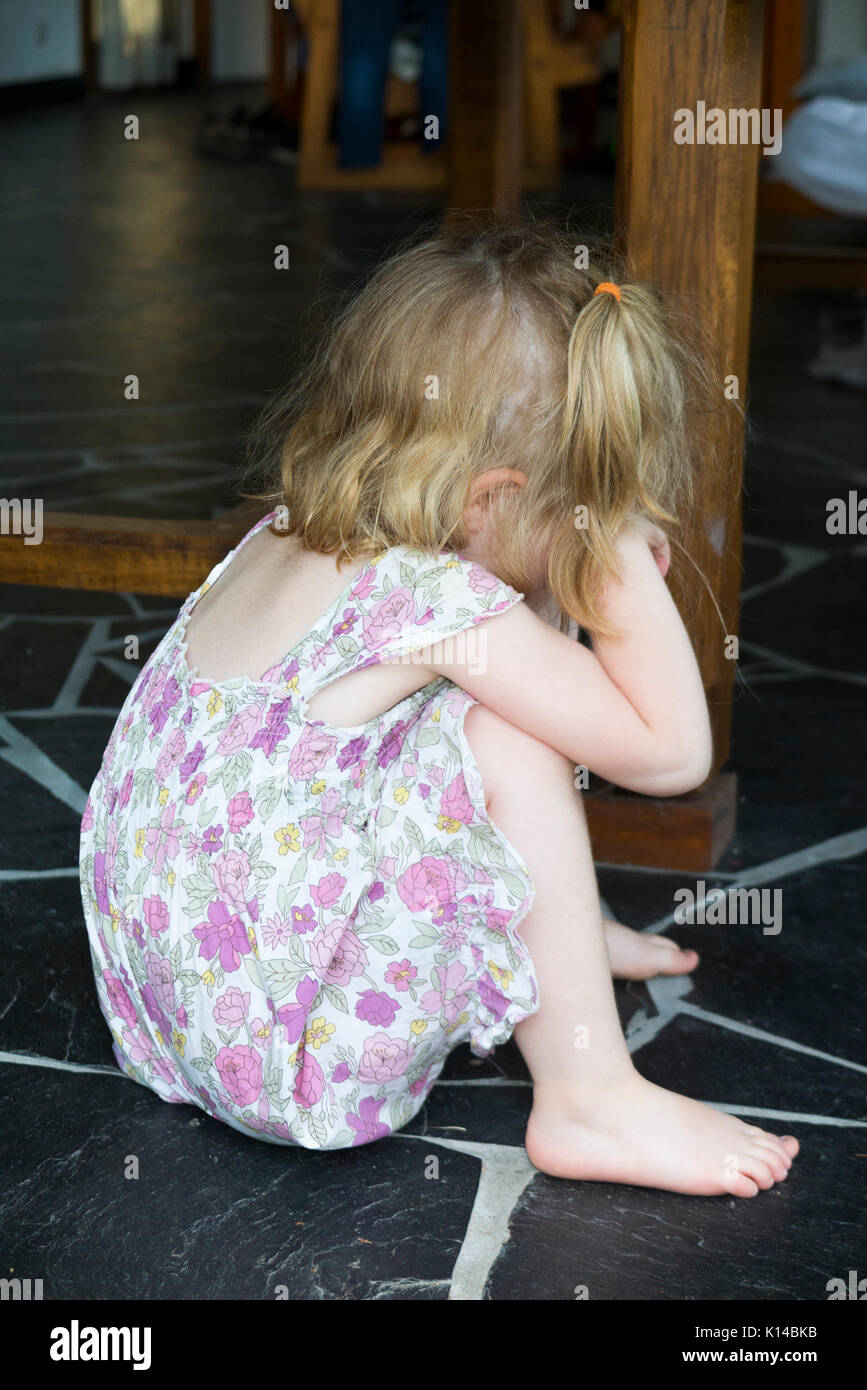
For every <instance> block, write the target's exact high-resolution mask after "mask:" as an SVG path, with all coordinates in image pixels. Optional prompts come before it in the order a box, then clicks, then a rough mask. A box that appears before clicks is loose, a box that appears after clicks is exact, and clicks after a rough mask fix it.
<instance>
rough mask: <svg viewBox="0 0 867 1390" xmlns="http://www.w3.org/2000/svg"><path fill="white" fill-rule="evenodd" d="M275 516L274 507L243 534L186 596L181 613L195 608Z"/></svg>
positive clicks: (275, 509)
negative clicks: (243, 547)
mask: <svg viewBox="0 0 867 1390" xmlns="http://www.w3.org/2000/svg"><path fill="white" fill-rule="evenodd" d="M276 514H277V508H276V507H274V508H272V510H271V511H270V512H268V513H267V514H266V515H265V516H263V517H260V518H259V520H258V521H257V522H255V523H254V524H253V525H252V526H251V527H250V529H249V531H247V532H245V534H244V535H243V536H242V537H241V539H240V540H239V541H238V544H237V545H236V546H234V547H233V549H232V550H230V551H229V552H228V554H226V555H224V556H223V558H222V560H218V561H217V563H216V564H215V565H214V567H213V569H211V571H210V572H209V574H208V575H207V577H206V578H205V579H203V580H202V582H201V584H200V585H199V587H198V588H197V589H193V591H192V593H191V594H189V595H188V596H187V599H186V602H185V603H184V610H183V611H186V610H188V609H189V610H192V609H193V608H194V607H195V606H196V604H197V603H198V601H199V599H200V598H201V597H202V595H203V594H205V593H207V591H208V589H210V587H211V585H212V584H215V583H216V581H217V580H218V579H219V577H220V575H221V574H222V573H223V570H225V569H227V568H228V567H229V565H230V564H231V563H232V561H233V560H234V558H235V556H236V555H237V553H238V551H239V550H240V549H241V548H242V546H245V545H246V544H247V542H248V540H250V539H251V537H252V536H255V535H256V533H257V532H258V531H262V530H264V528H265V527H266V526H267V525H268V523H269V522H271V521H273V519H274V517H275V516H276Z"/></svg>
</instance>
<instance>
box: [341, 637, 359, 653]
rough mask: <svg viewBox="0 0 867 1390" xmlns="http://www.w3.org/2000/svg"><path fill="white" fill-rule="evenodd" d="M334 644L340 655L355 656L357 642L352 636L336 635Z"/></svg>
mask: <svg viewBox="0 0 867 1390" xmlns="http://www.w3.org/2000/svg"><path fill="white" fill-rule="evenodd" d="M336 646H337V650H338V651H339V652H340V655H341V656H355V653H356V652H357V651H358V643H357V642H356V641H355V639H354V638H353V637H338V639H337V643H336Z"/></svg>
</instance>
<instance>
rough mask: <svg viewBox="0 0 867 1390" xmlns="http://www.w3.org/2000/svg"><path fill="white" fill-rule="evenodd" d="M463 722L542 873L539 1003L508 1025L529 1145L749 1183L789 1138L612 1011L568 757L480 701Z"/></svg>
mask: <svg viewBox="0 0 867 1390" xmlns="http://www.w3.org/2000/svg"><path fill="white" fill-rule="evenodd" d="M466 733H467V738H468V740H469V743H470V747H471V748H472V751H473V754H474V756H475V758H476V761H477V763H478V766H479V770H480V772H481V774H482V780H483V783H484V787H485V797H486V803H487V806H488V810H489V814H490V816H491V819H492V820H493V821H494V823H495V825H498V826H499V827H500V829H501V830H502V831H503V833H504V834H505V835H506V836H507V837H508V838H509V840H511V842H512V843H513V844H514V845H515V846H516V848H517V849H519V851H520V853H521V854H522V856H523V858H524V862H525V863H526V864H527V866H528V868H529V869H530V872H531V873H532V874H533V877H534V879H535V882H536V898H535V901H534V904H533V908H532V911H531V912H530V913H528V915H527V916H526V917H525V918H524V921H523V922H522V923H521V927H520V934H521V936H522V938H523V939H524V941H525V942H526V944H527V947H528V950H529V951H530V955H531V956H532V959H533V963H534V966H535V970H536V976H537V979H538V983H539V994H540V1005H539V1009H538V1011H537V1012H536V1013H535V1014H534V1015H533V1016H532V1017H531V1018H528V1019H525V1020H524V1022H523V1023H520V1024H519V1025H518V1027H517V1028H516V1030H515V1040H516V1042H517V1043H518V1046H519V1047H520V1049H521V1052H522V1054H523V1056H524V1059H525V1061H526V1063H527V1066H528V1068H529V1070H530V1074H531V1076H532V1078H533V1110H532V1114H531V1116H530V1121H529V1124H528V1127H527V1136H526V1142H527V1152H528V1154H529V1156H530V1159H531V1160H532V1162H533V1163H534V1164H535V1165H536V1167H537V1168H540V1169H542V1171H543V1172H546V1173H551V1174H552V1175H554V1176H555V1177H570V1178H585V1179H596V1180H599V1181H608V1182H626V1183H637V1184H640V1185H642V1186H651V1187H661V1188H665V1189H667V1190H669V1191H675V1192H691V1193H706V1194H711V1193H723V1192H729V1193H732V1194H733V1195H734V1196H740V1197H752V1196H755V1194H756V1192H757V1191H758V1189H759V1188H760V1187H761V1188H768V1187H772V1186H773V1184H774V1182H779V1181H781V1180H782V1179H783V1178H785V1176H786V1174H787V1172H788V1169H789V1167H790V1166H791V1162H792V1158H793V1157H794V1156H795V1154H796V1153H797V1151H798V1143H797V1140H795V1139H793V1138H791V1137H786V1138H784V1139H780V1138H778V1137H777V1136H776V1135H773V1134H769V1133H767V1132H766V1131H764V1130H761V1129H758V1128H757V1127H756V1126H754V1125H747V1124H745V1123H744V1122H743V1121H741V1120H739V1119H737V1118H736V1117H735V1116H731V1115H725V1114H722V1113H721V1112H719V1111H716V1110H713V1109H711V1108H710V1107H709V1106H706V1105H703V1104H701V1103H700V1102H698V1101H693V1100H688V1099H687V1098H686V1097H684V1096H678V1095H675V1094H674V1092H672V1091H666V1090H663V1089H662V1088H661V1087H659V1086H654V1085H653V1084H652V1083H651V1082H649V1081H646V1080H644V1078H643V1077H641V1076H639V1075H638V1073H637V1072H636V1071H635V1069H634V1067H633V1065H632V1060H631V1058H630V1056H629V1052H628V1051H627V1048H626V1043H625V1041H624V1038H623V1033H622V1030H621V1028H620V1021H619V1018H618V1015H617V1008H616V1005H615V1002H614V991H613V987H612V984H611V974H610V964H609V959H608V955H607V952H606V948H605V941H604V934H603V925H602V916H601V912H600V907H599V896H598V892H597V889H596V876H595V873H594V869H593V861H592V857H591V854H590V844H589V839H588V835H587V825H586V821H585V818H584V808H583V805H582V802H581V798H580V796H579V795H578V794H577V793H576V791H575V789H574V786H573V782H572V778H573V768H572V765H571V763H570V762H569V761H568V760H567V759H565V758H563V757H562V756H561V755H560V754H559V753H557V752H555V751H554V749H552V748H549V747H548V746H547V745H546V744H543V743H540V742H539V741H538V740H536V739H534V738H532V737H531V736H530V735H529V734H526V733H524V732H523V731H522V730H520V729H517V728H516V727H515V726H514V725H512V724H509V723H507V722H506V721H505V720H503V719H501V718H500V717H499V716H498V715H495V714H493V713H492V712H491V711H490V710H488V709H485V708H484V707H483V706H481V705H475V706H473V707H472V708H471V709H470V710H469V711H468V713H467V716H466Z"/></svg>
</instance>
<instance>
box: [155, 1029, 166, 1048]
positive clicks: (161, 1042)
mask: <svg viewBox="0 0 867 1390" xmlns="http://www.w3.org/2000/svg"><path fill="white" fill-rule="evenodd" d="M154 1037H155V1038H156V1040H157V1042H158V1043H159V1045H160V1047H164V1046H165V1042H164V1040H163V1035H162V1033H161V1032H160V1030H159V1028H157V1030H156V1032H155V1033H154Z"/></svg>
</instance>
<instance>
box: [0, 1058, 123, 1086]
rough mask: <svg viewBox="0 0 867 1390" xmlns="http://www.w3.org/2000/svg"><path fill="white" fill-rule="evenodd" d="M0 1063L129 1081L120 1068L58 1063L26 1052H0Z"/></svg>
mask: <svg viewBox="0 0 867 1390" xmlns="http://www.w3.org/2000/svg"><path fill="white" fill-rule="evenodd" d="M0 1062H13V1063H15V1064H17V1065H18V1066H20V1067H47V1068H48V1070H49V1071H75V1072H92V1073H94V1074H95V1075H97V1076H119V1077H120V1078H121V1079H122V1080H123V1081H129V1079H130V1078H129V1077H128V1076H125V1075H124V1073H123V1072H122V1071H121V1069H120V1067H109V1066H101V1065H97V1064H95V1065H93V1066H88V1064H87V1063H85V1062H58V1061H57V1059H56V1058H54V1057H34V1056H31V1055H30V1054H29V1053H27V1052H0Z"/></svg>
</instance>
